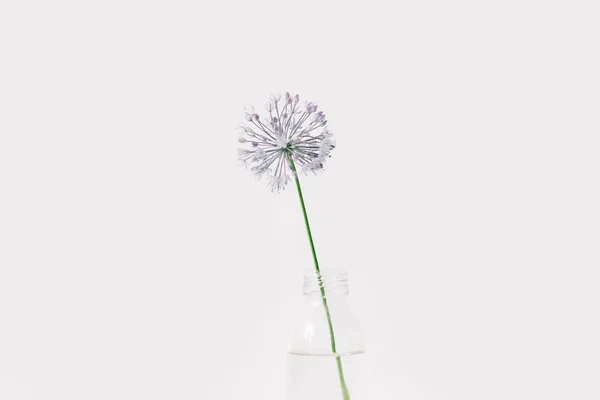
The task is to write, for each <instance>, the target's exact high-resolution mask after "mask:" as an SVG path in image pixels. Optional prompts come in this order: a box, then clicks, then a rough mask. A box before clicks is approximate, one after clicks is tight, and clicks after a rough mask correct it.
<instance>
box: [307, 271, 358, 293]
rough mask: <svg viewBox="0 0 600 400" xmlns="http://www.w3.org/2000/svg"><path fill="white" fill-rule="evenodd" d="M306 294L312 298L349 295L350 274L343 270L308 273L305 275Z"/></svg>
mask: <svg viewBox="0 0 600 400" xmlns="http://www.w3.org/2000/svg"><path fill="white" fill-rule="evenodd" d="M304 294H305V295H306V296H310V297H313V296H314V297H323V296H326V295H330V294H343V295H345V294H348V272H346V271H343V270H332V271H323V270H321V271H316V270H312V271H308V272H307V273H306V274H305V275H304Z"/></svg>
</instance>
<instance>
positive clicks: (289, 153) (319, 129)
mask: <svg viewBox="0 0 600 400" xmlns="http://www.w3.org/2000/svg"><path fill="white" fill-rule="evenodd" d="M299 102H300V97H299V96H298V95H297V94H296V95H294V96H292V95H290V94H289V93H286V94H285V96H284V97H283V99H282V96H281V95H280V94H274V95H271V98H270V100H269V101H268V102H267V103H266V104H265V108H266V109H267V112H268V113H269V116H268V117H267V118H265V119H261V117H260V116H259V115H258V114H257V113H256V110H255V109H254V107H248V108H246V110H245V116H246V123H245V124H244V125H242V126H240V138H239V142H240V143H242V144H243V145H245V146H246V147H244V148H241V149H240V150H239V153H238V156H239V159H240V161H241V162H242V163H243V164H244V165H247V166H249V167H250V170H251V171H252V172H253V173H254V175H255V176H256V177H257V178H262V177H269V179H270V182H269V185H270V187H271V190H272V191H274V192H278V193H279V192H281V191H282V190H283V189H284V188H285V186H286V185H287V183H288V181H289V180H290V179H291V177H294V178H297V168H298V167H299V168H301V169H302V171H304V172H315V173H316V172H317V171H320V170H322V169H323V165H324V164H325V161H326V160H327V159H328V158H329V157H331V155H330V153H331V150H333V149H334V148H335V142H334V141H333V135H332V133H331V132H330V131H329V129H328V128H327V119H326V118H325V114H324V113H323V112H322V111H319V112H317V108H318V107H317V105H316V104H314V103H312V102H306V103H305V106H304V108H303V109H302V110H301V107H300V106H299ZM263 121H264V122H263Z"/></svg>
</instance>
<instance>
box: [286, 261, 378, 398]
mask: <svg viewBox="0 0 600 400" xmlns="http://www.w3.org/2000/svg"><path fill="white" fill-rule="evenodd" d="M347 294H348V274H347V273H346V272H345V271H339V270H338V271H332V272H326V271H321V272H317V271H311V272H308V273H307V274H306V275H305V276H304V295H305V296H306V304H305V307H304V310H303V312H302V313H301V315H300V317H299V318H298V319H297V321H296V323H295V325H294V327H293V329H292V333H291V339H290V345H289V352H288V371H287V400H337V399H340V400H350V399H351V400H364V399H366V397H365V387H364V386H365V382H364V372H365V371H364V367H365V366H364V359H363V358H364V344H363V335H362V332H361V329H360V326H359V324H358V321H357V320H356V318H355V317H354V315H353V314H352V311H351V310H350V307H349V305H348V302H347V299H346V297H347Z"/></svg>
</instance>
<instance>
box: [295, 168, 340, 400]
mask: <svg viewBox="0 0 600 400" xmlns="http://www.w3.org/2000/svg"><path fill="white" fill-rule="evenodd" d="M288 159H289V161H290V168H291V169H292V172H293V173H294V178H295V180H296V189H298V197H299V198H300V205H301V206H302V214H303V215H304V224H305V225H306V232H307V233H308V241H309V243H310V249H311V251H312V256H313V261H314V263H315V269H316V270H317V273H318V274H317V275H318V279H319V289H320V291H321V299H322V300H323V307H324V308H325V315H326V316H327V325H328V326H329V338H330V341H331V351H332V352H333V354H337V349H336V345H335V334H334V333H333V324H332V322H331V313H330V312H329V305H328V304H327V298H326V297H325V288H324V287H323V285H322V282H321V274H320V272H321V269H320V268H319V260H317V252H316V251H315V243H314V242H313V238H312V233H311V231H310V224H309V223H308V214H307V213H306V205H305V204H304V196H303V195H302V187H300V179H298V173H297V171H296V165H295V164H294V160H292V157H291V156H290V157H288ZM335 361H336V364H337V370H338V377H339V378H340V386H341V387H342V395H343V396H344V400H350V393H349V392H348V386H347V385H346V379H345V378H344V368H343V367H342V359H341V358H340V356H336V358H335Z"/></svg>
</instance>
